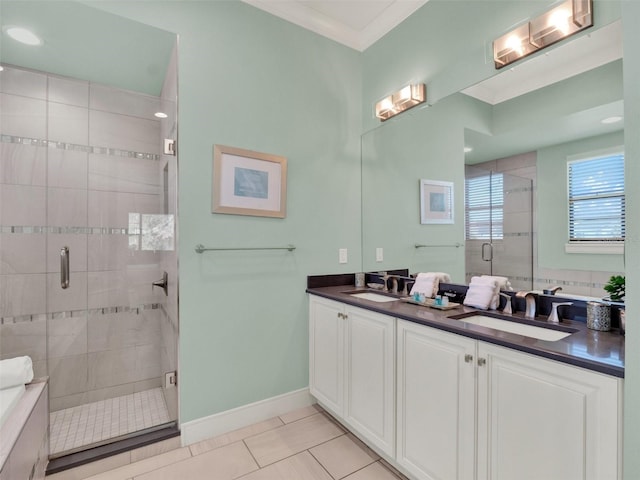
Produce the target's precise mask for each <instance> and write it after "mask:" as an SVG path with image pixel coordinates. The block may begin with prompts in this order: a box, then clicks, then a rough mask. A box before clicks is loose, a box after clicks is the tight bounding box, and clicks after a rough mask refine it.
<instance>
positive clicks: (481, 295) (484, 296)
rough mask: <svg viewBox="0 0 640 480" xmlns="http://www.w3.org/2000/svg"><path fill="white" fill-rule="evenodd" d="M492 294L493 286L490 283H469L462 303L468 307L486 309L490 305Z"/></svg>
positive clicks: (493, 292) (493, 291)
mask: <svg viewBox="0 0 640 480" xmlns="http://www.w3.org/2000/svg"><path fill="white" fill-rule="evenodd" d="M494 294H495V288H494V287H493V286H491V285H490V284H488V283H486V284H481V283H476V284H475V285H469V289H468V290H467V295H466V296H465V297H464V301H463V302H462V303H463V304H464V305H467V306H469V307H474V308H479V309H480V310H487V309H488V308H489V307H490V306H491V303H492V301H493V296H494Z"/></svg>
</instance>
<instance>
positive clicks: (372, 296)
mask: <svg viewBox="0 0 640 480" xmlns="http://www.w3.org/2000/svg"><path fill="white" fill-rule="evenodd" d="M351 296H352V297H356V298H362V299H363V300H369V301H371V302H380V303H383V302H395V301H396V300H398V299H397V298H395V297H387V296H386V295H380V294H377V293H373V292H360V293H352V294H351Z"/></svg>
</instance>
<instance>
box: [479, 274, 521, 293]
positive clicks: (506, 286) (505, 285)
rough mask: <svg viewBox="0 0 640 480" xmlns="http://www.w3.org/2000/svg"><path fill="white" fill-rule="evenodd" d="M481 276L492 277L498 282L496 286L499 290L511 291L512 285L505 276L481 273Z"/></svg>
mask: <svg viewBox="0 0 640 480" xmlns="http://www.w3.org/2000/svg"><path fill="white" fill-rule="evenodd" d="M481 278H493V279H494V280H496V281H497V282H498V287H499V288H500V290H509V291H513V287H512V286H511V282H510V281H509V279H508V278H507V277H498V276H492V275H482V277H481Z"/></svg>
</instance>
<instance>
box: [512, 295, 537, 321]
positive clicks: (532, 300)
mask: <svg viewBox="0 0 640 480" xmlns="http://www.w3.org/2000/svg"><path fill="white" fill-rule="evenodd" d="M516 298H524V301H525V305H526V307H525V311H524V316H525V318H536V296H535V295H534V294H533V292H517V293H516Z"/></svg>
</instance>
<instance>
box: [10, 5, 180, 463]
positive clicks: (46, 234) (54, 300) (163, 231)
mask: <svg viewBox="0 0 640 480" xmlns="http://www.w3.org/2000/svg"><path fill="white" fill-rule="evenodd" d="M23 3H24V2H23ZM3 41H4V40H3ZM169 57H170V58H169V59H168V63H167V68H166V74H165V77H164V83H163V86H162V89H161V92H160V94H159V95H157V96H155V95H150V94H148V93H140V92H137V91H133V90H128V89H123V88H119V87H113V86H109V85H105V84H101V83H99V82H95V81H87V80H84V79H79V78H75V77H74V78H71V77H68V76H62V75H59V74H54V73H49V72H45V71H39V70H35V69H32V68H24V67H23V66H15V65H11V64H3V65H2V66H3V69H2V71H0V112H1V113H0V135H1V137H0V140H1V141H0V359H5V358H11V357H15V356H21V355H28V356H30V357H31V358H32V360H33V363H34V370H35V376H36V377H44V376H48V377H49V392H50V397H49V406H50V442H49V445H50V457H51V458H56V457H64V456H68V455H71V454H74V453H76V452H79V451H83V450H87V449H89V448H95V447H99V446H103V445H107V444H113V443H114V442H118V441H120V440H124V439H131V438H134V437H136V436H140V435H143V434H147V435H148V434H149V433H150V432H154V431H155V432H156V433H157V432H158V431H159V430H161V429H173V430H176V425H177V423H178V393H177V388H178V387H177V384H176V372H177V358H178V355H177V345H178V291H177V275H178V270H177V260H178V259H177V238H176V227H177V184H178V183H177V157H176V156H175V155H174V154H173V151H172V148H171V147H172V141H173V140H175V139H176V135H177V61H176V49H175V43H174V49H173V53H171V54H170V56H169ZM5 58H6V57H5ZM165 139H167V140H165Z"/></svg>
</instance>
